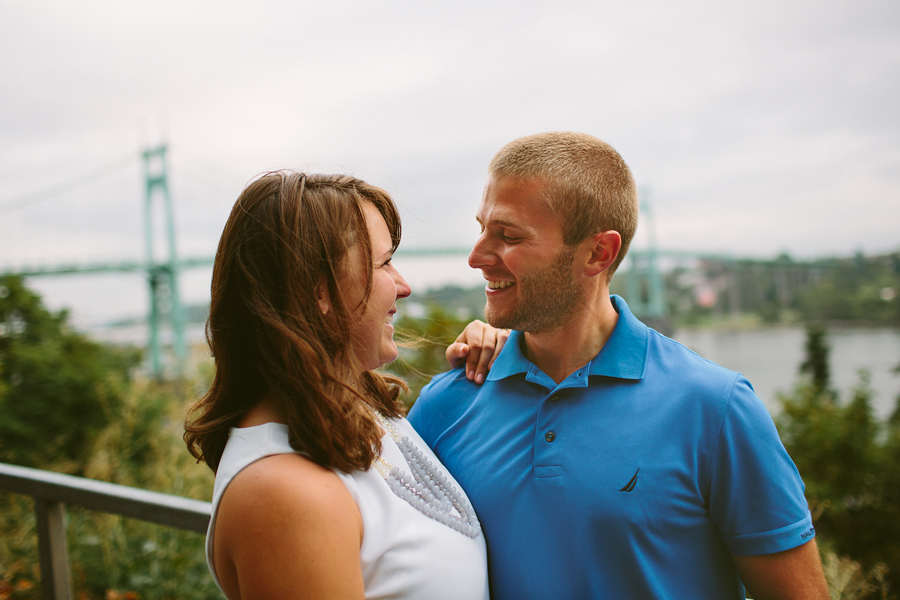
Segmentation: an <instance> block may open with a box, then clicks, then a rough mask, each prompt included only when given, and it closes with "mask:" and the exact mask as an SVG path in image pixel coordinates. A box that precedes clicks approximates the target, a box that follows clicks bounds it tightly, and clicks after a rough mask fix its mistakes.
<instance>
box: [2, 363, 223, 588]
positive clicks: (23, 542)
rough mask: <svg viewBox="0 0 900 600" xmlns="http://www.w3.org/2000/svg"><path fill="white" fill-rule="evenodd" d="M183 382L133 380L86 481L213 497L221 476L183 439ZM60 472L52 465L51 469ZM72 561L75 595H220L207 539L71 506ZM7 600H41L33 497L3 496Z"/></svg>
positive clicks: (96, 445) (101, 436) (99, 439)
mask: <svg viewBox="0 0 900 600" xmlns="http://www.w3.org/2000/svg"><path fill="white" fill-rule="evenodd" d="M191 393H192V392H191V390H190V387H189V386H188V385H186V383H185V382H176V383H172V384H160V383H156V382H151V381H138V382H133V383H132V384H131V385H130V386H129V388H128V390H127V393H126V394H125V395H124V397H123V399H122V405H121V409H120V411H119V416H118V418H117V419H116V420H114V421H112V422H110V423H109V424H108V425H107V426H106V427H104V428H103V429H102V430H101V431H100V432H98V434H97V435H96V436H95V437H94V439H93V442H92V444H91V445H90V447H89V448H88V449H87V451H86V452H85V455H86V461H85V466H84V471H85V473H84V474H85V475H86V476H87V477H90V478H92V479H99V480H103V481H109V482H112V483H118V484H123V485H130V486H134V487H139V488H143V489H151V490H155V491H159V492H164V493H168V494H175V495H178V496H185V497H191V498H197V499H201V500H209V498H210V495H211V493H212V486H213V476H212V473H211V472H210V471H209V469H207V468H206V467H205V466H204V465H198V464H197V463H196V462H195V461H194V460H193V458H192V457H191V456H190V455H189V454H188V453H187V451H186V450H185V448H184V443H183V441H182V440H181V434H182V431H183V430H182V426H181V422H182V416H183V400H184V399H185V398H186V397H188V396H189V395H190V394H191ZM43 467H44V468H52V465H43ZM66 512H67V517H68V518H67V522H68V526H67V533H68V536H67V537H68V546H69V560H70V563H71V569H72V578H73V585H74V588H75V594H76V598H79V599H83V600H95V599H96V600H106V599H109V598H116V599H119V600H123V599H127V598H134V599H141V600H208V599H219V600H220V599H221V598H222V596H221V594H220V593H219V591H218V589H217V588H216V586H215V584H214V583H213V581H212V578H211V577H210V575H209V572H208V569H207V566H206V560H205V553H204V552H205V550H204V536H203V535H202V534H198V533H192V532H187V531H181V530H177V529H172V528H169V527H163V526H158V525H153V524H150V523H145V522H143V521H139V520H134V519H125V518H122V517H119V516H116V515H109V514H105V513H99V512H93V511H87V510H82V509H79V508H77V507H71V506H70V507H67V509H66ZM0 528H2V530H3V532H4V535H3V536H0V598H3V597H6V596H4V595H3V593H2V592H3V589H4V586H6V589H10V590H15V591H14V592H13V595H11V596H9V597H10V598H21V599H27V600H38V598H40V597H41V592H40V584H39V582H40V574H39V571H38V569H37V561H38V558H37V556H38V555H37V534H36V531H35V524H34V510H33V508H32V503H31V500H30V499H29V498H27V497H24V496H18V495H13V494H0Z"/></svg>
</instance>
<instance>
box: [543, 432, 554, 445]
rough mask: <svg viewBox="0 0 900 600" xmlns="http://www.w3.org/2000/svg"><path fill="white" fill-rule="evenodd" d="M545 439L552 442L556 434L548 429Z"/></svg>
mask: <svg viewBox="0 0 900 600" xmlns="http://www.w3.org/2000/svg"><path fill="white" fill-rule="evenodd" d="M544 439H545V440H547V441H548V442H552V441H553V440H555V439H556V434H555V433H553V432H552V431H548V432H547V435H545V436H544Z"/></svg>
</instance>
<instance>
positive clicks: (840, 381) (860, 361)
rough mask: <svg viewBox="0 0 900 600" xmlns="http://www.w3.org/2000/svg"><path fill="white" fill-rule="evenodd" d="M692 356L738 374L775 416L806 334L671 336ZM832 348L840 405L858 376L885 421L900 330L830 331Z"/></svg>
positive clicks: (896, 389) (894, 391) (896, 391)
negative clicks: (866, 381)
mask: <svg viewBox="0 0 900 600" xmlns="http://www.w3.org/2000/svg"><path fill="white" fill-rule="evenodd" d="M672 337H673V338H675V339H676V340H678V341H679V342H681V343H682V344H684V345H685V346H687V347H688V348H690V349H691V350H693V351H694V352H696V353H697V354H699V355H701V356H703V357H704V358H708V359H709V360H711V361H713V362H716V363H718V364H720V365H722V366H724V367H727V368H729V369H732V370H734V371H738V372H740V373H742V374H744V376H746V377H747V379H749V380H750V383H752V384H753V387H754V389H756V393H757V394H758V395H759V397H760V398H761V399H762V400H763V402H765V404H766V406H767V407H768V409H769V412H771V413H773V414H775V413H778V412H780V410H781V408H780V403H779V402H778V401H777V399H776V393H777V392H790V391H791V389H792V388H793V386H794V384H795V383H796V381H797V376H798V371H799V368H800V363H802V362H803V359H804V345H805V343H806V334H805V332H804V330H803V329H802V328H800V327H779V328H767V329H754V330H746V331H710V330H676V332H675V334H674V335H673V336H672ZM828 345H829V346H830V348H831V353H830V366H831V382H832V387H834V388H835V389H837V390H838V392H839V395H840V398H841V400H842V401H844V402H846V401H847V400H848V399H849V398H850V393H851V389H852V388H853V386H855V385H856V384H857V383H858V382H859V370H860V369H866V370H868V371H869V373H870V375H871V383H870V385H871V388H872V391H873V392H874V398H873V407H874V409H875V412H876V414H877V415H878V417H879V418H881V419H884V418H887V417H888V416H889V415H890V414H891V412H892V411H893V410H894V407H895V404H896V399H897V396H898V395H900V375H898V374H897V373H894V372H893V370H894V368H895V367H897V365H898V364H900V330H897V329H865V328H843V327H842V328H833V329H830V330H829V332H828Z"/></svg>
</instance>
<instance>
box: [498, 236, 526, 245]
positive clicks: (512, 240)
mask: <svg viewBox="0 0 900 600" xmlns="http://www.w3.org/2000/svg"><path fill="white" fill-rule="evenodd" d="M500 239H502V240H503V241H504V242H506V243H507V244H515V243H517V242H520V241H522V238H517V237H512V236H509V235H501V236H500Z"/></svg>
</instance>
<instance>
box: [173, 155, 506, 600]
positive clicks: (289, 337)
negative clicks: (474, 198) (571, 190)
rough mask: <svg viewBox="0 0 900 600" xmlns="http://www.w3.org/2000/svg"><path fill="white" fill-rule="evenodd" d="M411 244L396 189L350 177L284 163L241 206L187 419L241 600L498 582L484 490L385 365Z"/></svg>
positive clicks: (228, 583) (227, 241)
mask: <svg viewBox="0 0 900 600" xmlns="http://www.w3.org/2000/svg"><path fill="white" fill-rule="evenodd" d="M399 242H400V219H399V215H398V213H397V209H396V207H395V206H394V204H393V201H392V200H391V199H390V197H389V196H388V195H387V193H386V192H384V191H383V190H381V189H379V188H376V187H374V186H370V185H368V184H366V183H365V182H363V181H360V180H358V179H355V178H352V177H348V176H340V175H305V174H300V173H288V172H277V173H269V174H266V175H263V176H261V177H260V178H258V179H257V180H255V181H253V182H252V183H251V184H250V185H248V186H247V188H246V189H245V190H244V191H243V193H242V194H241V196H240V197H239V198H238V200H237V202H236V204H235V206H234V208H233V209H232V212H231V215H230V217H229V219H228V222H227V223H226V225H225V229H224V232H223V233H222V238H221V240H220V242H219V248H218V252H217V254H216V261H215V267H214V269H213V280H212V302H211V306H210V316H209V322H208V329H207V335H208V338H209V343H210V347H211V349H212V351H213V355H214V356H215V362H216V374H215V379H214V380H213V383H212V386H211V387H210V390H209V392H207V394H206V395H205V396H204V397H203V398H201V399H200V400H199V401H198V402H197V403H196V404H195V405H194V406H193V407H192V408H191V412H190V414H189V417H188V421H187V423H186V426H185V429H186V433H185V441H186V442H187V444H188V448H189V449H190V451H191V453H192V454H193V455H194V456H195V457H197V458H198V459H199V460H203V461H205V462H206V464H207V465H209V467H210V468H212V469H213V470H214V471H216V484H215V489H214V492H213V514H212V519H211V520H210V527H209V532H208V535H207V560H208V562H209V567H210V571H211V572H212V574H213V577H214V578H215V580H216V583H217V584H218V585H219V587H220V588H221V589H222V591H223V592H224V593H225V595H226V596H227V597H228V598H229V599H231V600H237V599H243V600H247V599H251V598H278V599H290V598H328V599H334V598H364V597H365V598H382V597H391V598H434V599H442V598H448V599H449V598H461V599H462V598H465V599H470V598H487V574H486V558H485V545H484V537H483V536H482V534H481V529H480V526H479V524H478V520H477V518H476V517H475V513H474V511H473V510H472V507H471V504H470V503H469V501H468V499H467V498H466V497H465V495H464V494H463V493H462V491H461V488H460V487H459V485H458V484H457V483H456V482H455V481H454V480H453V478H452V477H451V476H450V475H449V474H448V473H447V472H446V471H445V470H444V468H443V466H442V465H441V464H440V463H439V461H438V460H437V458H436V457H435V456H434V455H433V454H432V453H431V451H430V450H429V449H428V447H427V446H426V445H425V444H424V442H422V440H421V438H419V436H418V435H417V434H416V433H415V431H414V430H413V429H412V427H411V426H410V425H409V423H407V422H406V420H405V419H403V418H402V417H401V408H402V407H401V404H400V403H399V401H398V395H399V393H400V391H401V389H402V388H404V384H403V383H402V382H401V381H399V380H398V379H395V378H393V377H390V376H386V375H383V374H379V373H376V372H374V371H373V369H376V368H377V367H379V366H381V365H383V364H385V363H388V362H390V361H392V360H394V359H395V358H396V357H397V347H396V345H395V344H394V341H393V326H392V324H391V320H392V317H393V315H394V313H395V312H396V310H397V308H396V300H397V299H398V298H405V297H406V296H408V295H409V294H410V288H409V285H408V284H407V283H406V281H405V280H404V279H403V277H402V276H401V275H400V274H399V273H398V272H397V271H396V269H395V268H394V266H393V265H392V264H391V256H392V254H393V252H394V251H395V250H396V248H397V245H398V244H399ZM470 327H474V329H473V330H472V331H473V332H474V333H473V334H472V336H473V337H474V336H478V337H479V338H480V336H481V335H483V334H484V330H483V329H479V327H482V328H483V327H484V326H483V324H482V325H473V326H470ZM467 331H469V330H468V329H467ZM492 336H494V332H493V330H488V331H487V333H486V337H487V338H492ZM463 337H464V336H461V338H463ZM463 341H464V340H463ZM491 345H492V341H489V342H488V343H487V344H486V346H491ZM488 352H489V350H488ZM470 365H471V361H470ZM370 467H374V468H370Z"/></svg>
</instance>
